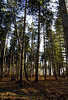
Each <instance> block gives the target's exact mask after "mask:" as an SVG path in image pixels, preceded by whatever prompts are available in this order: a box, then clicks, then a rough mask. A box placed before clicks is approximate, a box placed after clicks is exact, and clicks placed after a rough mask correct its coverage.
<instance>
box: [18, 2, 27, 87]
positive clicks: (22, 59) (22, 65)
mask: <svg viewBox="0 0 68 100" xmlns="http://www.w3.org/2000/svg"><path fill="white" fill-rule="evenodd" d="M26 9H27V0H26V4H25V12H24V28H23V40H22V41H23V43H22V52H21V69H20V86H22V78H23V76H22V75H23V72H24V63H25V28H26Z"/></svg>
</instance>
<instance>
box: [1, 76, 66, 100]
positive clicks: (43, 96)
mask: <svg viewBox="0 0 68 100" xmlns="http://www.w3.org/2000/svg"><path fill="white" fill-rule="evenodd" d="M0 100H68V80H67V79H64V78H58V80H55V78H54V77H47V79H46V80H44V78H43V77H39V82H38V83H36V82H35V81H34V79H32V80H31V81H30V82H27V81H26V80H23V88H20V87H19V82H18V81H13V82H10V80H9V79H6V78H4V79H3V80H2V81H1V82H0Z"/></svg>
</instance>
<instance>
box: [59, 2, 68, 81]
mask: <svg viewBox="0 0 68 100" xmlns="http://www.w3.org/2000/svg"><path fill="white" fill-rule="evenodd" d="M59 7H60V11H61V14H62V22H63V29H64V35H65V39H66V69H67V79H68V14H67V9H66V4H65V0H59Z"/></svg>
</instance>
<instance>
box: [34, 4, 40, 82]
mask: <svg viewBox="0 0 68 100" xmlns="http://www.w3.org/2000/svg"><path fill="white" fill-rule="evenodd" d="M39 48H40V2H39V14H38V46H37V58H36V73H35V81H36V82H38V67H39Z"/></svg>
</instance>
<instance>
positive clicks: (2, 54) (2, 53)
mask: <svg viewBox="0 0 68 100" xmlns="http://www.w3.org/2000/svg"><path fill="white" fill-rule="evenodd" d="M3 56H4V48H3V49H2V52H1V79H2V78H3Z"/></svg>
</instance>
